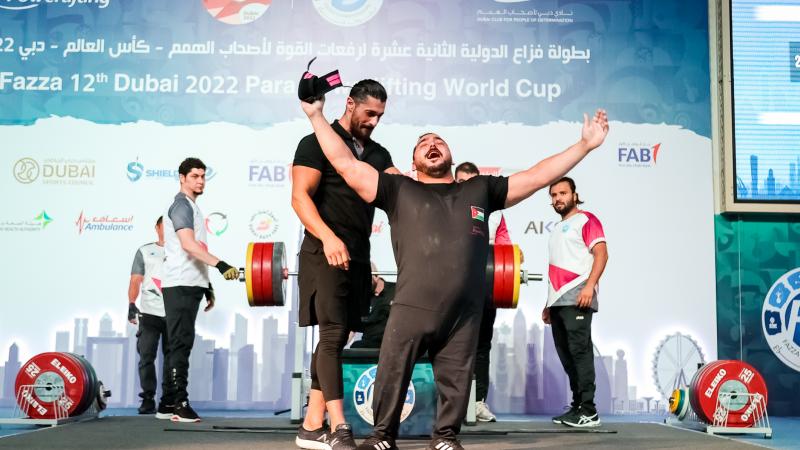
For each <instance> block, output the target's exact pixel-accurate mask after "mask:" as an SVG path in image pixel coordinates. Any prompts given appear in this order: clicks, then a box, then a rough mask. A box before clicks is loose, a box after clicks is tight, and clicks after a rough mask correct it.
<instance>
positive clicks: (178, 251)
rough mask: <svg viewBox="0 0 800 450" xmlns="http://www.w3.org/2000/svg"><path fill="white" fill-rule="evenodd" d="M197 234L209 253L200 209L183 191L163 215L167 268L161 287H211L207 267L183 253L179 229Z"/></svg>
mask: <svg viewBox="0 0 800 450" xmlns="http://www.w3.org/2000/svg"><path fill="white" fill-rule="evenodd" d="M184 228H188V229H190V230H192V231H194V238H195V240H197V242H198V243H199V244H200V245H201V246H202V247H203V248H204V249H206V250H208V244H206V227H205V222H204V220H203V213H202V212H200V208H198V207H197V205H196V204H195V203H194V202H193V201H192V200H191V199H189V197H187V196H186V194H184V193H182V192H180V193H178V195H176V196H175V201H173V202H172V205H170V207H169V209H167V213H166V214H164V268H163V274H162V277H163V278H162V280H161V286H162V287H174V286H197V287H203V288H208V287H209V280H208V265H207V264H206V263H204V262H202V261H200V260H199V259H196V258H194V257H193V256H191V255H189V254H188V253H186V252H185V251H184V250H183V247H182V246H181V241H180V239H178V234H177V231H178V230H182V229H184Z"/></svg>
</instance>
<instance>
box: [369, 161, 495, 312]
mask: <svg viewBox="0 0 800 450" xmlns="http://www.w3.org/2000/svg"><path fill="white" fill-rule="evenodd" d="M507 194H508V179H507V178H505V177H494V176H484V175H478V176H476V177H473V178H471V179H469V180H467V181H465V182H463V183H447V184H424V183H420V182H418V181H415V180H412V179H411V178H409V177H406V176H403V175H390V174H386V173H380V175H379V178H378V189H377V192H376V197H375V201H374V203H373V204H374V205H375V206H377V207H378V208H381V209H383V210H384V211H386V215H387V217H388V218H389V224H390V225H391V235H392V247H393V250H394V255H395V260H396V262H397V270H398V278H397V291H396V293H395V298H394V301H393V303H392V304H393V305H394V304H399V305H406V306H413V307H416V308H422V309H426V310H429V311H435V312H440V313H444V314H446V315H450V314H460V313H462V312H467V311H470V312H475V311H481V310H482V309H483V305H484V301H485V300H484V298H485V293H486V258H487V255H488V252H489V228H488V218H489V215H490V214H491V213H492V212H493V211H496V210H500V209H502V208H504V207H505V201H506V196H507ZM431 317H439V316H438V315H432V316H431Z"/></svg>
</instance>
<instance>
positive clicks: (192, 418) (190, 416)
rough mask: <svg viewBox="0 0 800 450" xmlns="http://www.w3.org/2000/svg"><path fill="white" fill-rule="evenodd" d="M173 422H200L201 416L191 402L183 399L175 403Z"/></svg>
mask: <svg viewBox="0 0 800 450" xmlns="http://www.w3.org/2000/svg"><path fill="white" fill-rule="evenodd" d="M170 420H171V421H173V422H187V423H192V422H200V416H198V415H197V413H196V412H194V410H193V409H192V407H191V406H190V405H189V402H187V401H183V402H180V403H178V404H177V405H175V412H173V413H172V417H171V418H170Z"/></svg>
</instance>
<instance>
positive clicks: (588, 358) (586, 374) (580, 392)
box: [550, 306, 597, 412]
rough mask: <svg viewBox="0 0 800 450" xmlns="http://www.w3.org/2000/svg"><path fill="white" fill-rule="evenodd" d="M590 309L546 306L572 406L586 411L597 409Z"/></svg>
mask: <svg viewBox="0 0 800 450" xmlns="http://www.w3.org/2000/svg"><path fill="white" fill-rule="evenodd" d="M593 315H594V311H592V310H591V309H589V308H586V309H581V308H578V307H577V306H554V307H552V308H550V324H551V327H552V330H553V341H554V343H555V346H556V352H557V353H558V358H559V359H560V360H561V365H562V366H564V371H566V372H567V376H568V377H569V388H570V389H571V390H572V406H573V407H577V406H580V407H581V408H584V409H586V410H588V411H591V412H594V411H596V410H597V408H596V407H595V404H594V391H595V388H596V387H595V378H594V345H593V344H592V316H593Z"/></svg>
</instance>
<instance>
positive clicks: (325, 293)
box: [297, 245, 372, 331]
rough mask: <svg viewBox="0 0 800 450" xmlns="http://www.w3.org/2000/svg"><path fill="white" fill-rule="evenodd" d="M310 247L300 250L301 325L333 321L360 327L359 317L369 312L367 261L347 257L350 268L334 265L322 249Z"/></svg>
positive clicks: (351, 328) (370, 279)
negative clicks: (340, 267) (345, 268)
mask: <svg viewBox="0 0 800 450" xmlns="http://www.w3.org/2000/svg"><path fill="white" fill-rule="evenodd" d="M309 247H310V246H305V245H304V246H301V250H300V270H299V274H298V280H297V282H298V286H299V288H300V311H299V317H298V319H299V322H300V326H301V327H307V326H311V325H319V324H327V323H336V324H340V325H346V326H347V328H348V329H349V330H352V331H363V328H364V325H363V323H362V317H366V316H367V315H368V314H369V301H370V294H371V293H372V277H371V268H370V265H369V264H367V263H362V262H356V261H350V269H349V270H342V269H337V268H335V267H331V266H330V265H329V264H328V260H327V258H325V252H323V251H322V249H319V248H316V249H314V248H309Z"/></svg>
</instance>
